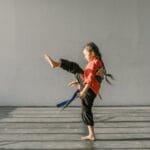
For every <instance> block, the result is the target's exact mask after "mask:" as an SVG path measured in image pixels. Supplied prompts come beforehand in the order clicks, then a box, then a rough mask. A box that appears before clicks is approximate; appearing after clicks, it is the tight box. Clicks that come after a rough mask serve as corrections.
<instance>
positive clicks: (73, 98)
mask: <svg viewBox="0 0 150 150" xmlns="http://www.w3.org/2000/svg"><path fill="white" fill-rule="evenodd" d="M78 93H79V90H76V91H75V92H74V94H73V95H72V97H71V98H70V99H67V100H65V101H62V102H60V103H58V104H57V105H56V106H57V107H62V109H65V108H66V107H68V106H69V104H70V103H71V102H72V101H73V100H75V99H76V98H79V95H78Z"/></svg>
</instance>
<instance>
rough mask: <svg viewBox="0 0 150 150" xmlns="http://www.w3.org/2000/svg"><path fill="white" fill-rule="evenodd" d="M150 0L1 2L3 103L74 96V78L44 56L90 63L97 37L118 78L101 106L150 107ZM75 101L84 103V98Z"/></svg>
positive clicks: (50, 101) (0, 89)
mask: <svg viewBox="0 0 150 150" xmlns="http://www.w3.org/2000/svg"><path fill="white" fill-rule="evenodd" d="M149 8H150V1H149V0H0V105H1V106H5V105H7V106H12V105H14V106H29V105H34V106H51V105H55V104H56V102H58V101H59V100H60V99H63V98H67V97H70V96H71V93H72V92H73V91H74V90H75V89H70V88H68V87H67V83H68V82H70V81H71V80H73V79H74V77H73V75H71V74H68V73H67V72H64V71H63V70H59V69H56V70H53V69H51V68H50V67H49V66H48V64H47V62H46V61H45V60H44V58H43V54H44V53H45V52H46V53H49V54H50V55H52V56H53V57H54V58H56V59H58V58H60V57H64V58H67V59H71V60H73V61H77V62H79V63H80V65H81V66H82V67H84V66H85V64H86V61H85V60H84V58H83V55H82V47H83V45H84V44H86V43H87V42H89V41H94V42H95V43H96V44H97V45H98V46H99V47H100V49H101V52H102V54H103V59H104V62H105V64H106V67H107V69H108V71H109V72H111V73H112V74H113V75H114V76H115V78H116V81H114V82H113V83H114V85H113V86H109V85H108V84H106V82H104V83H103V86H102V89H101V94H102V97H103V102H100V101H99V99H98V98H97V100H96V102H95V104H96V105H140V104H142V105H150V99H149V89H150V84H149V83H150V82H149V81H150V78H149V76H150V67H149V66H150V60H149V56H150V50H149V47H150V30H149V27H150V15H149V14H150V9H149ZM74 105H80V102H79V101H76V102H74Z"/></svg>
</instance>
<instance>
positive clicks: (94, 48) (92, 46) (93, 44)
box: [85, 42, 114, 85]
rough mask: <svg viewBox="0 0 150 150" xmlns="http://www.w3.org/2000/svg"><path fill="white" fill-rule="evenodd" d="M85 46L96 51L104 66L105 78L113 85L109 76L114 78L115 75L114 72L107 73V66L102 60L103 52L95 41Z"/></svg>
mask: <svg viewBox="0 0 150 150" xmlns="http://www.w3.org/2000/svg"><path fill="white" fill-rule="evenodd" d="M85 47H87V48H88V50H89V51H93V52H94V53H95V55H96V56H97V57H98V59H99V60H100V61H101V62H102V66H103V70H104V78H105V80H106V82H107V83H108V84H110V85H111V82H110V81H109V79H108V77H109V78H111V79H112V80H114V77H113V75H112V74H108V73H107V70H106V67H105V65H104V62H103V60H102V54H101V52H100V50H99V48H98V46H97V45H96V44H95V43H94V42H89V43H87V44H86V45H85Z"/></svg>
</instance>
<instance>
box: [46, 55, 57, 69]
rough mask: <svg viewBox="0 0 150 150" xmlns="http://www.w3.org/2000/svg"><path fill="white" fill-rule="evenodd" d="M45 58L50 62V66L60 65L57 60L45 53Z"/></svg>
mask: <svg viewBox="0 0 150 150" xmlns="http://www.w3.org/2000/svg"><path fill="white" fill-rule="evenodd" d="M44 57H45V59H46V60H47V61H48V62H49V64H50V66H51V67H52V68H56V67H59V66H60V63H59V62H57V61H54V60H53V59H52V58H51V57H50V56H48V55H47V54H45V55H44Z"/></svg>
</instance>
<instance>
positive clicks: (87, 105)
mask: <svg viewBox="0 0 150 150" xmlns="http://www.w3.org/2000/svg"><path fill="white" fill-rule="evenodd" d="M95 97H96V94H95V93H94V92H93V91H92V90H91V89H89V90H88V92H87V95H86V97H85V98H84V99H85V100H82V120H83V122H84V123H85V124H86V125H90V126H94V119H93V113H92V106H93V103H94V99H95ZM85 101H86V102H85Z"/></svg>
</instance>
